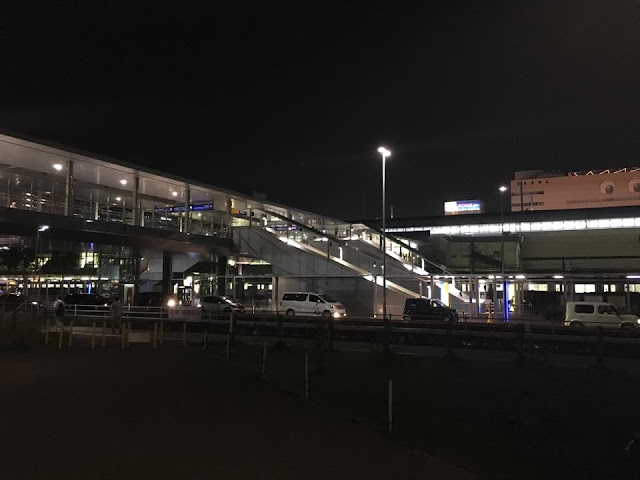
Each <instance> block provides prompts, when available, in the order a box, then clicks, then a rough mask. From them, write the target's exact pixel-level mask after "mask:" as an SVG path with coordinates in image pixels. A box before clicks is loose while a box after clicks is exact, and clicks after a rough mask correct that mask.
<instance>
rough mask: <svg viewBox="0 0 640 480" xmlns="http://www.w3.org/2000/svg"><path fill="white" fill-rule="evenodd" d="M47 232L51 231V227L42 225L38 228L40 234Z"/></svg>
mask: <svg viewBox="0 0 640 480" xmlns="http://www.w3.org/2000/svg"><path fill="white" fill-rule="evenodd" d="M47 230H49V225H40V226H39V227H38V231H39V232H46V231H47Z"/></svg>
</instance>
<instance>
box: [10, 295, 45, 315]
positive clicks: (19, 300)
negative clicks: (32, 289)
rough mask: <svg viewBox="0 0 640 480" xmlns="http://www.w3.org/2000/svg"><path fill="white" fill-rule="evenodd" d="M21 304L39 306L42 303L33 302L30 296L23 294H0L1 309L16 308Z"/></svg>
mask: <svg viewBox="0 0 640 480" xmlns="http://www.w3.org/2000/svg"><path fill="white" fill-rule="evenodd" d="M21 305H25V307H27V306H28V307H29V308H38V307H39V306H40V304H39V303H38V302H35V303H33V302H31V301H29V298H27V297H25V296H23V295H16V294H15V293H4V294H2V295H0V311H7V310H16V309H17V308H18V307H20V306H21Z"/></svg>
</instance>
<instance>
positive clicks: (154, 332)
mask: <svg viewBox="0 0 640 480" xmlns="http://www.w3.org/2000/svg"><path fill="white" fill-rule="evenodd" d="M157 338H158V322H153V349H154V350H155V349H156V342H157Z"/></svg>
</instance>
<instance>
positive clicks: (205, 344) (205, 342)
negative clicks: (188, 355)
mask: <svg viewBox="0 0 640 480" xmlns="http://www.w3.org/2000/svg"><path fill="white" fill-rule="evenodd" d="M203 348H204V349H205V350H206V349H207V329H206V328H205V329H204V342H203Z"/></svg>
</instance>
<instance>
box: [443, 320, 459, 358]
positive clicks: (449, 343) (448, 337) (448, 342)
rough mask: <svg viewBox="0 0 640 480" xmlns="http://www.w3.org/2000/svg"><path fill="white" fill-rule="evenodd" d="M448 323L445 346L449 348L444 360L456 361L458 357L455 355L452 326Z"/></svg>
mask: <svg viewBox="0 0 640 480" xmlns="http://www.w3.org/2000/svg"><path fill="white" fill-rule="evenodd" d="M445 323H446V327H447V328H446V330H445V340H444V341H445V344H446V346H447V351H446V353H445V354H444V358H445V360H455V358H456V356H455V354H454V353H453V332H452V326H451V323H452V322H451V321H450V320H449V321H447V322H445Z"/></svg>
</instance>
